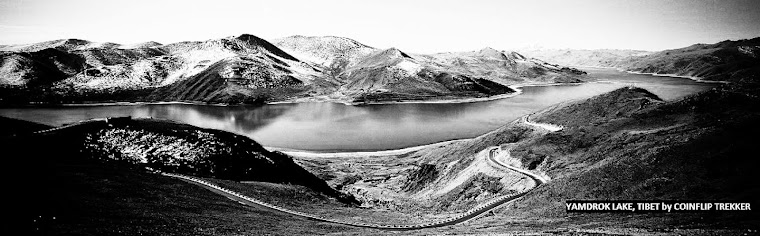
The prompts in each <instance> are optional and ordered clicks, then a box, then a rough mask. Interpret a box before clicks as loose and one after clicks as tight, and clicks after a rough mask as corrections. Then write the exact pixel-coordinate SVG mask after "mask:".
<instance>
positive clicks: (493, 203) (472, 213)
mask: <svg viewBox="0 0 760 236" xmlns="http://www.w3.org/2000/svg"><path fill="white" fill-rule="evenodd" d="M528 116H529V115H528ZM528 116H525V117H523V118H522V120H523V122H524V123H526V124H529V125H532V126H536V127H539V128H541V129H545V130H548V131H549V132H554V131H558V130H561V129H562V128H561V127H560V126H555V125H551V124H542V123H534V122H530V121H529V118H528ZM123 119H130V118H129V117H126V118H123V117H122V118H99V119H91V120H87V121H81V122H78V123H75V124H71V125H66V126H61V127H57V128H52V129H48V130H41V131H37V132H34V134H49V133H52V132H57V131H61V130H63V129H69V128H73V127H77V126H81V125H85V124H92V123H97V122H104V123H106V124H108V123H109V122H111V121H117V122H118V121H121V120H123ZM558 127H559V128H558ZM487 149H490V150H489V151H488V155H489V156H488V158H487V160H489V161H491V162H493V163H495V164H496V165H498V166H501V167H503V168H506V169H508V170H512V171H516V172H519V173H521V174H524V175H526V176H528V177H530V178H531V179H532V180H533V181H535V183H536V185H535V186H534V187H533V188H531V189H529V190H527V191H524V192H520V193H515V194H510V195H504V196H500V197H496V198H493V199H491V200H488V201H487V202H485V203H483V204H480V205H479V206H478V207H475V208H473V209H470V210H468V211H466V212H463V213H460V214H457V215H456V216H454V217H451V218H448V219H444V220H439V221H434V222H428V223H424V224H416V225H395V224H392V225H389V224H367V223H358V222H348V221H342V220H336V219H328V218H324V217H321V216H317V215H314V214H309V213H304V212H299V211H294V210H289V209H286V208H283V207H279V206H275V205H272V204H269V203H266V202H264V201H261V200H258V199H256V198H252V197H248V196H245V195H243V194H240V193H237V192H234V191H232V190H229V189H226V188H222V187H220V186H218V185H215V184H213V183H210V182H208V181H204V180H201V179H198V178H195V177H191V176H186V175H181V174H174V173H161V175H164V176H168V177H174V178H178V179H181V180H184V181H187V182H190V183H194V184H198V185H201V186H203V187H205V188H207V189H209V190H211V191H213V192H214V193H217V194H220V195H222V196H225V197H228V198H230V199H232V200H235V201H238V202H239V203H241V204H244V205H248V206H250V205H251V204H253V205H256V206H262V207H266V208H269V209H272V210H275V211H279V212H284V213H288V214H292V215H297V216H301V217H305V218H308V219H312V220H318V221H323V222H330V223H335V224H342V225H348V226H356V227H364V228H375V229H387V230H413V229H424V228H434V227H441V226H447V225H454V224H458V223H462V222H466V221H468V220H470V219H474V218H477V217H478V216H480V215H482V214H484V213H486V212H488V211H490V210H492V209H494V208H497V207H499V206H501V205H503V204H505V203H508V202H511V201H514V200H516V199H519V198H520V197H522V196H523V195H525V194H527V193H529V192H530V191H531V190H533V189H535V188H536V187H538V186H539V185H541V184H544V183H546V182H547V180H546V179H544V178H542V177H541V176H538V175H535V174H533V173H530V172H529V171H527V170H522V169H519V168H516V167H513V166H510V165H507V164H505V163H502V162H500V161H499V160H496V159H494V150H500V147H488V148H487ZM507 152H509V150H507Z"/></svg>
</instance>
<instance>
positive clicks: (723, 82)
mask: <svg viewBox="0 0 760 236" xmlns="http://www.w3.org/2000/svg"><path fill="white" fill-rule="evenodd" d="M617 70H618V71H622V72H625V73H629V74H635V75H651V76H657V77H671V78H682V79H690V80H693V81H695V82H699V83H708V84H728V83H730V82H728V81H713V80H703V79H702V78H700V77H697V76H686V75H676V74H658V73H647V72H636V71H630V70H624V69H617Z"/></svg>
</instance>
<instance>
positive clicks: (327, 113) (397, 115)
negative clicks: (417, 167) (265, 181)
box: [0, 68, 715, 151]
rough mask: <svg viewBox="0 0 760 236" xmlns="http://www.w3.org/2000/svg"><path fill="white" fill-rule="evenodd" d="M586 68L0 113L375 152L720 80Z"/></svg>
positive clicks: (668, 95) (679, 93)
mask: <svg viewBox="0 0 760 236" xmlns="http://www.w3.org/2000/svg"><path fill="white" fill-rule="evenodd" d="M583 69H584V70H585V71H587V72H589V75H590V76H591V77H594V78H596V79H597V80H598V82H592V83H585V84H579V85H561V86H537V87H523V88H522V90H523V91H522V94H520V95H517V96H514V97H510V98H505V99H499V100H493V101H485V102H473V103H449V104H440V103H411V104H384V105H369V106H349V105H344V104H338V103H298V104H273V105H266V106H263V107H245V106H238V107H223V106H202V105H184V104H154V105H126V106H67V107H55V108H12V109H8V108H4V109H0V116H5V117H11V118H17V119H22V120H29V121H34V122H38V123H43V124H49V125H55V126H58V125H62V124H66V123H71V122H76V121H80V120H85V119H90V118H97V117H109V116H132V117H154V118H163V119H171V120H177V121H181V122H184V123H188V124H192V125H195V126H199V127H204V128H213V129H221V130H226V131H230V132H234V133H238V134H242V135H246V136H248V137H251V138H253V139H254V140H256V141H257V142H259V143H261V144H262V145H264V146H270V147H280V148H289V149H299V150H311V151H373V150H388V149H398V148H404V147H410V146H418V145H423V144H430V143H436V142H440V141H446V140H453V139H463V138H471V137H475V136H478V135H481V134H484V133H486V132H489V131H492V130H494V129H496V128H498V127H500V126H502V125H504V124H507V123H508V122H510V121H512V120H514V119H517V118H519V117H521V116H524V115H526V114H530V113H532V112H535V111H539V110H541V109H543V108H545V107H547V106H550V105H552V104H556V103H559V102H563V101H569V100H575V99H582V98H588V97H591V96H594V95H598V94H602V93H605V92H609V91H612V90H614V89H617V88H620V87H624V86H630V85H632V86H638V87H642V88H644V89H647V90H649V91H651V92H652V93H654V94H657V95H658V96H660V97H661V98H663V99H665V100H674V99H678V98H681V97H684V96H687V95H690V94H694V93H697V92H699V91H703V90H707V89H710V88H712V87H714V86H715V85H714V84H706V83H698V82H695V81H693V80H689V79H684V78H672V77H659V76H650V75H637V74H628V73H625V72H619V71H617V70H614V69H593V68H583Z"/></svg>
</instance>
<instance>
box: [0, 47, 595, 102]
mask: <svg viewBox="0 0 760 236" xmlns="http://www.w3.org/2000/svg"><path fill="white" fill-rule="evenodd" d="M273 42H274V43H270V42H268V41H267V40H264V39H261V38H258V37H256V36H253V35H249V34H243V35H240V36H236V37H227V38H221V39H212V40H207V41H196V42H179V43H173V44H168V45H161V44H159V43H156V42H146V43H140V44H135V45H120V44H115V43H96V42H90V41H85V40H79V39H64V40H54V41H48V42H42V43H35V44H28V45H9V46H0V63H2V64H1V65H0V88H1V89H2V93H1V94H2V95H0V102H1V103H4V104H27V103H81V102H113V101H136V102H151V101H185V102H204V103H224V104H240V103H245V104H262V103H265V102H277V101H337V102H346V103H356V102H377V101H397V100H420V99H458V98H473V97H487V96H493V95H498V94H505V93H510V92H513V90H512V89H510V88H509V87H508V85H514V84H524V83H557V82H560V83H562V82H581V81H583V80H584V78H585V76H584V74H585V73H584V72H582V71H579V70H576V69H572V68H566V67H560V66H557V65H553V64H549V63H546V62H543V61H540V60H537V59H530V58H526V57H524V56H522V55H520V54H518V53H516V52H505V51H498V50H495V49H491V48H486V49H483V50H480V51H473V52H461V53H441V54H432V55H422V54H411V53H407V52H403V51H401V50H399V49H395V48H390V49H377V48H374V47H370V46H367V45H365V44H362V43H359V42H357V41H355V40H351V39H348V38H341V37H332V36H326V37H305V36H291V37H286V38H281V39H276V40H274V41H273Z"/></svg>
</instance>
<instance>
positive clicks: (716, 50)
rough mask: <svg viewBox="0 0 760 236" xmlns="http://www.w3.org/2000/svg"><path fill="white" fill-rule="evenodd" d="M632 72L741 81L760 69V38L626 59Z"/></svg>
mask: <svg viewBox="0 0 760 236" xmlns="http://www.w3.org/2000/svg"><path fill="white" fill-rule="evenodd" d="M617 67H618V68H621V69H625V70H628V71H634V72H642V73H655V74H674V75H679V76H690V77H698V78H700V79H703V80H710V81H730V82H740V80H742V79H748V78H749V77H747V75H752V74H757V73H758V72H760V37H758V38H753V39H745V40H737V41H731V40H726V41H723V42H719V43H714V44H695V45H692V46H689V47H685V48H679V49H672V50H665V51H661V52H657V53H652V54H649V55H645V56H633V57H629V58H627V59H626V60H623V61H622V62H621V63H619V64H618V65H617Z"/></svg>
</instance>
